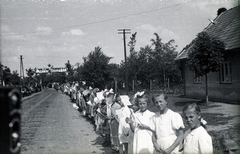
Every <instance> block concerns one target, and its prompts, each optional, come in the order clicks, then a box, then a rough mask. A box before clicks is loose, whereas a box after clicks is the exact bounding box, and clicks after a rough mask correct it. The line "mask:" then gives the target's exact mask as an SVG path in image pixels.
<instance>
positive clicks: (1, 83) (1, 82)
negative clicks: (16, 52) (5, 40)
mask: <svg viewBox="0 0 240 154" xmlns="http://www.w3.org/2000/svg"><path fill="white" fill-rule="evenodd" d="M2 67H3V65H2V64H1V62H0V86H3V68H2Z"/></svg>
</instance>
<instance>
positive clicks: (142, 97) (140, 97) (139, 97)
mask: <svg viewBox="0 0 240 154" xmlns="http://www.w3.org/2000/svg"><path fill="white" fill-rule="evenodd" d="M139 99H145V100H146V102H147V104H149V98H148V96H147V95H146V94H143V95H141V96H140V95H137V97H136V100H135V102H136V104H137V105H138V100H139Z"/></svg>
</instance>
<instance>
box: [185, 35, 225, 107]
mask: <svg viewBox="0 0 240 154" xmlns="http://www.w3.org/2000/svg"><path fill="white" fill-rule="evenodd" d="M224 52H225V45H224V43H223V42H222V41H220V40H219V39H217V38H214V37H212V36H210V35H209V34H208V33H207V32H205V31H203V32H201V33H199V34H198V35H197V38H196V39H195V40H194V43H193V45H192V46H190V47H189V52H188V59H187V64H188V66H189V68H190V70H191V71H193V72H194V73H195V76H196V77H200V76H204V75H205V77H206V103H207V105H208V83H207V82H208V81H207V75H208V73H210V72H217V71H219V66H220V64H221V63H222V62H223V61H224Z"/></svg>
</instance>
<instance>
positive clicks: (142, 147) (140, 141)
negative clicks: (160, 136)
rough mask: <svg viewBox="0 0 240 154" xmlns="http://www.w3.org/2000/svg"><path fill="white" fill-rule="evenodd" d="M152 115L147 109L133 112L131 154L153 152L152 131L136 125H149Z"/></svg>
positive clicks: (149, 153)
mask: <svg viewBox="0 0 240 154" xmlns="http://www.w3.org/2000/svg"><path fill="white" fill-rule="evenodd" d="M153 115H154V113H153V112H150V111H149V110H146V111H144V112H140V111H137V112H136V113H135V114H134V126H135V129H134V137H133V154H152V153H153V152H154V145H153V142H152V132H151V131H148V130H144V129H140V128H139V127H138V124H145V125H147V126H150V125H151V119H152V117H153Z"/></svg>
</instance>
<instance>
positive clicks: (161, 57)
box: [150, 33, 180, 88]
mask: <svg viewBox="0 0 240 154" xmlns="http://www.w3.org/2000/svg"><path fill="white" fill-rule="evenodd" d="M154 35H155V36H156V39H151V42H152V45H153V46H154V49H153V52H151V54H150V57H151V59H152V60H151V62H152V63H154V64H155V65H151V66H152V67H153V68H154V70H155V72H152V73H153V75H154V78H156V79H158V81H159V84H161V83H163V85H164V88H166V79H167V78H169V79H172V80H173V78H175V77H176V76H175V75H177V76H180V72H179V71H178V72H175V71H176V70H177V68H178V67H177V64H176V62H175V60H174V59H175V58H176V56H177V52H176V51H175V49H176V48H175V46H174V45H173V44H174V43H175V41H174V40H170V41H168V42H167V43H163V42H162V39H161V38H160V37H159V35H158V34H157V33H154ZM156 70H157V71H156ZM178 74H179V75H178Z"/></svg>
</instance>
